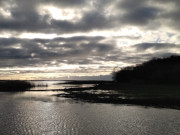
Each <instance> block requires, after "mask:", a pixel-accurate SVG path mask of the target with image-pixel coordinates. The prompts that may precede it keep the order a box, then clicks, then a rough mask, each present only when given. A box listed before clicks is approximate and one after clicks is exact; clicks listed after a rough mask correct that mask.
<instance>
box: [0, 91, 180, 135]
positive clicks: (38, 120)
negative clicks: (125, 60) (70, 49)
mask: <svg viewBox="0 0 180 135" xmlns="http://www.w3.org/2000/svg"><path fill="white" fill-rule="evenodd" d="M59 93H61V92H60V91H57V92H52V91H45V92H37V91H33V92H32V91H31V92H20V93H8V92H1V93H0V134H1V135H21V134H22V135H26V134H27V135H42V134H44V135H59V134H61V135H129V134H133V135H180V128H179V126H180V110H175V109H165V108H164V109H160V108H152V107H148V108H145V107H142V106H130V105H129V106H127V105H113V104H97V103H85V102H77V101H75V100H73V99H66V98H60V97H57V96H54V95H56V94H59Z"/></svg>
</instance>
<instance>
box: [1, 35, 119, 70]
mask: <svg viewBox="0 0 180 135" xmlns="http://www.w3.org/2000/svg"><path fill="white" fill-rule="evenodd" d="M77 39H79V40H77ZM101 39H104V38H103V37H83V36H79V37H72V38H55V39H54V40H47V39H32V40H30V39H17V38H12V39H11V38H9V39H7V38H1V39H0V50H1V53H0V59H1V63H0V66H1V67H5V66H31V65H33V64H34V65H38V64H39V63H41V64H42V65H43V64H50V63H51V62H52V61H58V62H60V63H61V62H62V63H64V62H63V60H66V62H65V63H68V64H72V63H74V64H75V63H76V64H91V63H93V61H94V60H95V59H92V60H88V58H89V57H95V56H97V57H106V54H108V53H110V52H111V51H112V50H114V49H115V48H116V46H115V45H111V44H104V43H99V41H101ZM81 40H82V41H86V43H81V42H80V41H81ZM61 41H63V42H64V43H63V44H59V42H61ZM68 42H69V43H68ZM87 42H88V43H87ZM72 60H73V62H72ZM16 62H17V63H16Z"/></svg>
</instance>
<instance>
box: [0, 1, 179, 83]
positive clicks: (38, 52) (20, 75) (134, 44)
mask: <svg viewBox="0 0 180 135" xmlns="http://www.w3.org/2000/svg"><path fill="white" fill-rule="evenodd" d="M133 3H137V4H136V5H134V4H133ZM179 4H180V3H179V2H178V1H165V2H162V1H161V0H147V1H141V0H127V1H123V0H117V1H116V0H115V1H106V0H105V1H102V0H97V1H94V0H90V1H85V0H76V1H74V0H68V1H67V0H66V1H44V0H36V1H19V0H13V1H11V0H7V1H5V0H3V1H0V30H1V31H0V77H1V78H0V79H8V78H9V79H12V78H13V79H43V78H44V79H45V78H46V79H62V78H65V79H66V78H67V79H68V76H69V77H70V78H71V77H72V76H73V77H75V76H77V77H79V78H81V77H85V76H101V75H102V76H103V75H104V76H106V75H109V76H110V74H111V72H112V71H113V69H114V67H120V68H122V67H126V66H130V65H135V64H139V63H142V62H144V61H146V60H149V59H151V58H153V57H164V56H170V55H173V54H179V53H180V45H179V44H180V38H179V37H180V35H179V30H180V27H179V21H180V20H179V17H178V16H179V12H180V10H179V6H180V5H179ZM70 78H69V79H70Z"/></svg>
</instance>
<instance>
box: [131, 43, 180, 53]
mask: <svg viewBox="0 0 180 135" xmlns="http://www.w3.org/2000/svg"><path fill="white" fill-rule="evenodd" d="M134 47H135V48H136V49H137V50H138V51H140V50H142V51H145V50H147V49H154V50H160V49H167V48H168V49H173V48H175V49H176V48H179V49H180V46H179V45H176V44H169V43H142V44H137V45H134Z"/></svg>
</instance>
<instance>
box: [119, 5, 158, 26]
mask: <svg viewBox="0 0 180 135" xmlns="http://www.w3.org/2000/svg"><path fill="white" fill-rule="evenodd" d="M158 12H159V10H158V9H157V8H154V7H141V8H138V9H134V10H132V11H129V12H128V13H126V14H125V15H123V16H122V17H121V19H122V20H123V22H124V23H126V24H134V25H147V24H148V23H149V21H151V20H154V19H156V18H157V13H158Z"/></svg>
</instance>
